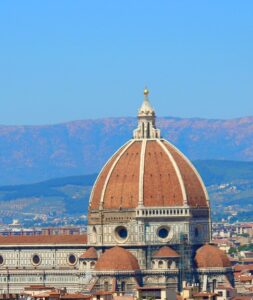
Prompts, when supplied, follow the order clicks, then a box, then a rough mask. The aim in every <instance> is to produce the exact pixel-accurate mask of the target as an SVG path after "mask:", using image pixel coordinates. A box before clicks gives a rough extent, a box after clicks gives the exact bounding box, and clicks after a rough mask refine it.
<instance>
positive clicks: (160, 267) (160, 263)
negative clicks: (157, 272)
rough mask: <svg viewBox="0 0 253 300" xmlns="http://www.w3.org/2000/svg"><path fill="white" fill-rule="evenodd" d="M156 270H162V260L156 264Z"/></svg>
mask: <svg viewBox="0 0 253 300" xmlns="http://www.w3.org/2000/svg"><path fill="white" fill-rule="evenodd" d="M158 268H159V269H162V268H163V261H162V260H159V262H158Z"/></svg>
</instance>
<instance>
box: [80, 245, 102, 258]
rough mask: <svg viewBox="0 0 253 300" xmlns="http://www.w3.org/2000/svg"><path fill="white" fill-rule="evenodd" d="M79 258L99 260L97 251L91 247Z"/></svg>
mask: <svg viewBox="0 0 253 300" xmlns="http://www.w3.org/2000/svg"><path fill="white" fill-rule="evenodd" d="M79 258H82V259H97V258H98V255H97V251H96V249H95V248H94V247H90V248H89V249H88V250H87V251H85V252H84V253H83V254H82V255H81V256H80V257H79Z"/></svg>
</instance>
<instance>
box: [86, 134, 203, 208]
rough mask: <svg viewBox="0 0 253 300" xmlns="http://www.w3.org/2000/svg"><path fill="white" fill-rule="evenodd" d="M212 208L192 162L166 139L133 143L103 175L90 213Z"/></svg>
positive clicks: (111, 162) (95, 192) (108, 166)
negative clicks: (175, 207) (187, 207)
mask: <svg viewBox="0 0 253 300" xmlns="http://www.w3.org/2000/svg"><path fill="white" fill-rule="evenodd" d="M140 201H141V202H142V204H143V205H144V206H145V207H155V206H158V207H171V206H183V205H189V206H190V207H208V195H207V192H206V189H205V186H204V184H203V182H202V180H201V178H200V176H199V174H198V172H197V171H196V169H195V168H194V166H193V165H192V164H191V163H190V161H189V160H188V159H187V158H186V157H185V156H184V155H183V154H182V153H181V152H180V151H179V150H178V149H177V148H175V147H174V146H173V145H172V144H170V143H169V142H168V141H166V140H164V139H159V138H157V139H133V140H130V141H129V142H128V143H127V144H126V145H124V146H123V147H122V148H120V149H119V150H118V151H117V152H116V153H115V154H114V155H113V156H112V158H111V159H110V160H109V161H108V162H107V164H106V165H105V167H104V168H103V169H102V171H101V173H100V174H99V176H98V178H97V181H96V183H95V185H94V187H93V191H92V193H91V198H90V209H91V210H97V209H98V208H99V205H102V207H103V208H104V209H113V208H115V209H117V208H136V207H137V206H138V203H139V202H140Z"/></svg>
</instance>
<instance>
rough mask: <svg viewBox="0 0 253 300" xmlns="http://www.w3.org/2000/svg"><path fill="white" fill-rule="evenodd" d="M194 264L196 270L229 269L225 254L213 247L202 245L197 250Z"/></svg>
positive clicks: (228, 261) (229, 265)
mask: <svg viewBox="0 0 253 300" xmlns="http://www.w3.org/2000/svg"><path fill="white" fill-rule="evenodd" d="M195 262H196V265H197V267H198V268H227V267H231V263H230V260H229V259H228V256H227V255H226V253H225V252H224V251H222V250H220V249H219V248H218V247H216V246H213V245H208V244H206V245H204V246H202V247H200V248H199V249H198V250H197V253H196V256H195Z"/></svg>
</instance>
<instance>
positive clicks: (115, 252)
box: [95, 246, 140, 271]
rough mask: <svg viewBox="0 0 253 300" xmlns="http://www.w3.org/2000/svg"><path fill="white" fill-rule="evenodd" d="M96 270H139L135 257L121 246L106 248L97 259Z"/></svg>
mask: <svg viewBox="0 0 253 300" xmlns="http://www.w3.org/2000/svg"><path fill="white" fill-rule="evenodd" d="M95 270H96V271H137V270H140V267H139V264H138V261H137V259H136V257H135V256H134V255H133V254H132V253H131V252H129V251H127V250H126V249H124V248H121V247H118V246H116V247H113V248H111V249H108V250H106V251H105V252H104V253H103V254H102V255H101V256H100V257H99V259H98V261H97V263H96V266H95Z"/></svg>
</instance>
